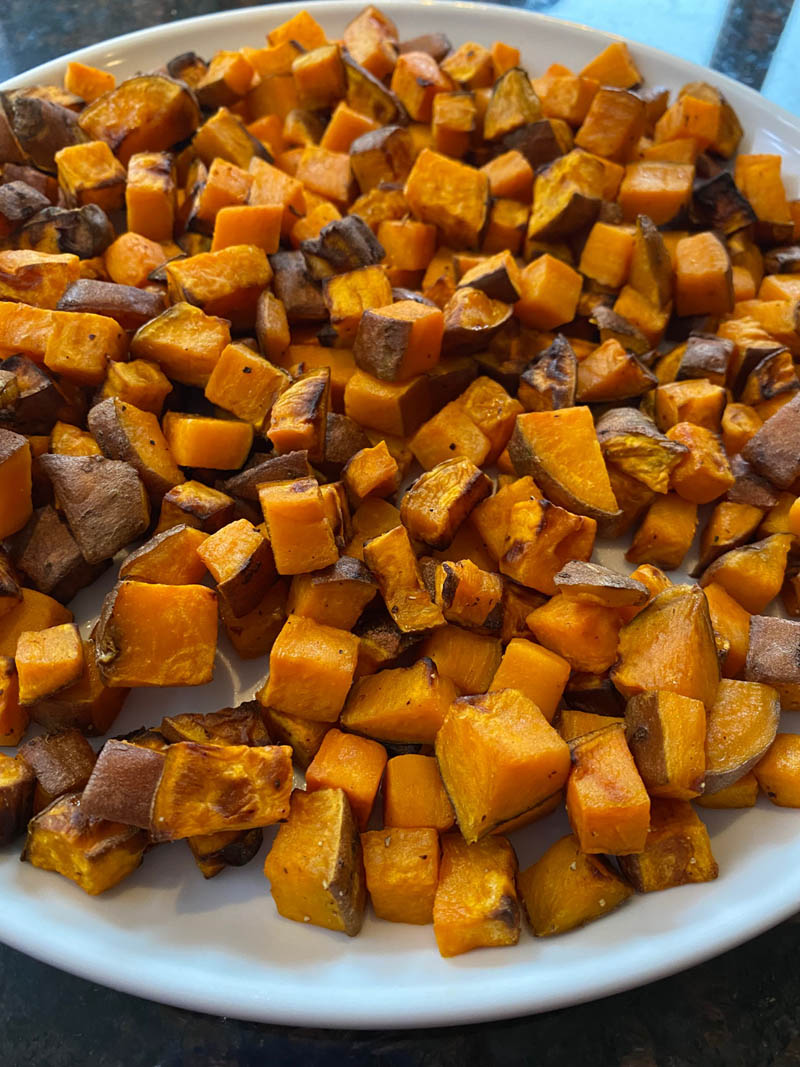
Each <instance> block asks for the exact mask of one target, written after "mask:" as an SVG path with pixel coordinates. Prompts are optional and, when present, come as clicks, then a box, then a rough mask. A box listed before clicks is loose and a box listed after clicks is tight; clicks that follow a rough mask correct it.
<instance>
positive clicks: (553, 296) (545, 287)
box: [514, 231, 582, 330]
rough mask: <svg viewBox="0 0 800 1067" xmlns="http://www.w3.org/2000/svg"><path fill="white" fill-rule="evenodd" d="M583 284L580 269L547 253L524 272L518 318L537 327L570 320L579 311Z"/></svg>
mask: <svg viewBox="0 0 800 1067" xmlns="http://www.w3.org/2000/svg"><path fill="white" fill-rule="evenodd" d="M529 232H530V231H529ZM581 285H582V279H581V276H580V274H579V273H578V272H577V271H576V270H574V269H573V268H572V267H571V266H570V265H569V264H568V263H564V262H563V261H562V260H560V259H556V257H555V256H551V255H550V254H549V253H547V252H546V253H545V254H544V255H541V256H539V257H538V258H537V259H535V260H534V261H533V262H532V263H529V264H528V266H527V267H526V268H525V269H524V270H523V271H522V272H521V274H520V298H519V300H518V301H517V302H516V304H515V305H514V310H515V312H516V315H517V318H518V319H519V320H520V321H521V322H522V323H523V325H524V326H530V327H532V328H533V329H537V330H552V329H554V328H555V327H556V326H561V325H563V324H564V323H565V322H570V321H571V320H572V319H573V318H574V317H575V314H576V312H577V308H578V298H579V297H580V292H581Z"/></svg>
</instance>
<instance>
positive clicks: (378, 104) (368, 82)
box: [342, 50, 407, 126]
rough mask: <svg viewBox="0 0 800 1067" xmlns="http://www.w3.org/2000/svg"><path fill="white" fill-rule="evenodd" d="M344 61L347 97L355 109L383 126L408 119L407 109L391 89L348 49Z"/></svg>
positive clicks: (343, 54) (343, 55) (343, 56)
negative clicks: (358, 61) (365, 67)
mask: <svg viewBox="0 0 800 1067" xmlns="http://www.w3.org/2000/svg"><path fill="white" fill-rule="evenodd" d="M342 62H343V63H344V73H345V78H346V80H347V95H346V97H345V99H346V101H347V103H348V104H349V106H350V107H351V108H353V110H354V111H359V112H361V114H362V115H368V116H369V117H370V118H372V119H375V121H376V122H379V123H380V124H381V125H382V126H388V125H389V124H390V123H393V122H403V121H404V120H406V118H407V116H406V113H405V109H404V107H403V105H402V104H401V103H400V101H399V100H398V99H397V97H396V96H395V94H394V93H393V92H392V91H391V89H388V88H387V87H386V86H385V85H384V84H383V82H382V81H379V80H378V79H377V78H376V77H374V75H372V74H370V72H369V71H368V70H365V69H364V68H363V67H362V66H361V64H360V63H356V61H355V60H354V59H353V57H352V56H351V55H350V54H349V52H347V51H346V50H345V51H344V52H342Z"/></svg>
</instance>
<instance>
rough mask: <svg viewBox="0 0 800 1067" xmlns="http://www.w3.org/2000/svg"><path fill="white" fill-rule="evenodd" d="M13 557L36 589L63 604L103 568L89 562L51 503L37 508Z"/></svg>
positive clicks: (21, 534) (23, 531) (20, 535)
mask: <svg viewBox="0 0 800 1067" xmlns="http://www.w3.org/2000/svg"><path fill="white" fill-rule="evenodd" d="M14 556H15V562H16V565H17V567H18V568H19V570H20V571H21V572H22V573H23V574H24V575H25V576H26V578H27V579H28V581H29V583H30V584H31V585H32V586H33V588H34V589H38V590H39V592H40V593H47V595H48V596H51V597H53V598H54V599H56V600H60V601H61V603H62V604H67V603H69V601H70V600H72V598H73V597H74V596H75V594H76V593H77V592H78V591H79V590H81V589H84V588H85V587H86V586H87V585H90V584H91V582H93V581H94V579H95V578H96V577H97V576H98V574H99V571H100V570H101V569H102V565H96V566H92V565H91V564H89V563H87V562H86V560H85V559H84V557H83V554H82V552H81V550H80V548H79V547H78V544H77V542H76V540H75V538H74V537H73V536H72V534H71V533H70V531H69V527H68V526H67V525H66V523H64V522H62V521H61V519H60V518H59V517H58V512H57V511H56V510H55V508H53V507H51V506H50V505H49V504H48V505H47V506H46V507H43V508H37V510H36V511H35V512H34V513H33V517H32V518H31V519H30V521H29V522H28V524H27V526H25V527H24V529H23V530H21V531H20V533H19V534H18V535H17V537H16V538H15V542H14ZM0 584H1V583H0ZM0 603H2V600H1V599H0ZM1 613H2V609H0V614H1Z"/></svg>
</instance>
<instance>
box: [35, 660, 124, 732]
mask: <svg viewBox="0 0 800 1067" xmlns="http://www.w3.org/2000/svg"><path fill="white" fill-rule="evenodd" d="M83 655H84V667H83V672H82V673H81V676H80V678H79V679H78V680H77V682H74V683H73V684H72V685H70V686H68V687H67V688H66V689H62V690H61V691H60V692H58V693H56V694H55V695H54V696H50V697H45V698H44V699H43V700H39V701H38V702H37V703H36V704H34V705H33V707H32V708H31V718H32V719H33V720H34V721H35V722H37V723H39V725H40V726H43V727H44V728H45V729H46V730H64V729H70V728H72V727H76V728H77V729H79V730H80V731H81V732H82V733H84V734H88V735H97V734H105V733H108V730H109V729H110V727H111V725H112V723H113V722H114V720H115V719H116V717H117V715H118V714H119V712H120V710H121V709H122V705H123V704H124V703H125V700H126V699H127V696H128V690H127V689H124V688H119V689H109V688H108V687H107V686H105V685H104V684H103V682H102V680H101V678H100V672H99V670H98V668H97V662H96V659H95V650H94V645H93V644H92V643H91V642H90V641H84V642H83Z"/></svg>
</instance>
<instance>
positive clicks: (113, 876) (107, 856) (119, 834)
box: [22, 793, 150, 896]
mask: <svg viewBox="0 0 800 1067" xmlns="http://www.w3.org/2000/svg"><path fill="white" fill-rule="evenodd" d="M149 846H150V839H149V836H148V835H147V833H145V831H144V830H138V829H136V827H134V826H124V825H123V824H122V823H117V822H107V821H106V820H105V819H95V818H93V817H92V816H91V815H87V814H86V812H85V810H84V809H83V806H82V804H81V796H80V793H69V794H67V795H66V796H63V797H59V799H58V800H54V801H53V803H52V804H51V805H50V806H49V807H47V808H45V810H44V811H42V812H40V813H39V814H38V815H37V816H36V818H35V819H32V820H31V822H30V823H29V824H28V838H27V841H26V842H25V848H24V851H23V853H22V859H24V860H27V861H28V862H29V863H32V864H33V866H34V867H41V868H42V869H43V870H46V871H56V873H58V874H63V875H64V877H65V878H71V879H72V881H73V882H77V884H78V885H79V886H80V887H81V889H83V890H85V891H86V892H87V893H89V894H91V895H92V896H94V895H95V894H97V893H102V892H104V891H105V890H106V889H111V887H112V886H115V885H117V883H118V882H121V881H122V879H123V878H126V877H127V876H128V875H129V874H131V873H132V872H133V871H135V870H136V868H137V867H138V866H139V864H140V863H141V862H142V857H143V855H144V853H145V851H146V850H147V848H148V847H149Z"/></svg>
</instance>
